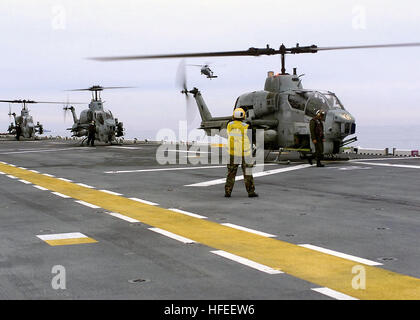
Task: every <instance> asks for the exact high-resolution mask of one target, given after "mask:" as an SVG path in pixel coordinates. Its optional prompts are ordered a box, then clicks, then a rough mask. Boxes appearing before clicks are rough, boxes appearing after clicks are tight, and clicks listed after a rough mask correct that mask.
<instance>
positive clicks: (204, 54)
mask: <svg viewBox="0 0 420 320" xmlns="http://www.w3.org/2000/svg"><path fill="white" fill-rule="evenodd" d="M278 53H280V50H275V49H272V48H269V47H267V48H263V49H258V48H249V49H248V50H241V51H220V52H199V53H175V54H155V55H141V56H118V57H95V58H88V59H90V60H96V61H116V60H144V59H167V58H200V57H233V56H259V55H272V54H278Z"/></svg>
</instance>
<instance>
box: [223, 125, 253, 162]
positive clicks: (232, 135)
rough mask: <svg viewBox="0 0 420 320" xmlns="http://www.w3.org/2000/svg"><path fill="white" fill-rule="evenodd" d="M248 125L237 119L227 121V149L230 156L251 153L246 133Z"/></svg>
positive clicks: (242, 155)
mask: <svg viewBox="0 0 420 320" xmlns="http://www.w3.org/2000/svg"><path fill="white" fill-rule="evenodd" d="M248 127H249V125H248V124H246V123H244V122H242V121H238V120H234V121H231V122H229V123H228V125H227V134H228V143H227V149H228V152H229V154H230V155H231V156H237V157H246V156H250V155H251V143H250V142H249V138H248V134H247V130H248Z"/></svg>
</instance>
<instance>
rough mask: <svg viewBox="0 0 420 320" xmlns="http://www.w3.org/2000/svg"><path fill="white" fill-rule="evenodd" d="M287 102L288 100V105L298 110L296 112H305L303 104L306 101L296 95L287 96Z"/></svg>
mask: <svg viewBox="0 0 420 320" xmlns="http://www.w3.org/2000/svg"><path fill="white" fill-rule="evenodd" d="M288 100H289V104H290V106H291V107H292V108H293V109H298V110H302V111H304V110H305V104H306V100H305V99H304V98H302V97H300V96H297V95H292V94H291V95H289V96H288Z"/></svg>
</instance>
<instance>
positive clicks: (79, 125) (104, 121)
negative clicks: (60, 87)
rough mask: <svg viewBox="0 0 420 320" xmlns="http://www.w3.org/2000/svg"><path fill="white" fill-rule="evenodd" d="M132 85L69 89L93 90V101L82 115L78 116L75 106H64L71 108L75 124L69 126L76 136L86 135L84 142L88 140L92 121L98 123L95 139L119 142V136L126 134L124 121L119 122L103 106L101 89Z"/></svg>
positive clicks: (66, 108)
mask: <svg viewBox="0 0 420 320" xmlns="http://www.w3.org/2000/svg"><path fill="white" fill-rule="evenodd" d="M121 88H131V87H101V86H99V85H96V86H92V87H90V88H85V89H74V90H68V91H91V92H92V101H91V102H90V103H89V108H88V109H85V110H83V111H82V112H81V113H80V117H79V118H77V115H76V110H75V108H74V107H73V106H68V104H67V105H66V106H65V107H64V108H63V110H64V111H67V110H70V111H71V113H72V115H73V122H74V124H73V126H72V127H71V128H68V129H67V130H70V131H71V132H72V136H74V137H86V138H85V139H83V141H82V144H83V143H84V142H85V141H86V140H87V136H88V128H89V125H90V123H91V122H92V121H94V122H95V125H96V135H95V140H98V141H101V142H104V143H114V142H117V143H118V141H117V138H120V137H122V136H123V135H124V127H123V123H122V122H119V121H118V119H117V118H114V116H113V115H112V112H111V111H110V110H106V109H104V107H103V101H102V99H101V94H100V93H101V91H103V90H105V89H121Z"/></svg>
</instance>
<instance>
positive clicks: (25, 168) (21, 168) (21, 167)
mask: <svg viewBox="0 0 420 320" xmlns="http://www.w3.org/2000/svg"><path fill="white" fill-rule="evenodd" d="M17 168H19V169H23V170H28V169H26V168H24V167H17Z"/></svg>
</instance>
